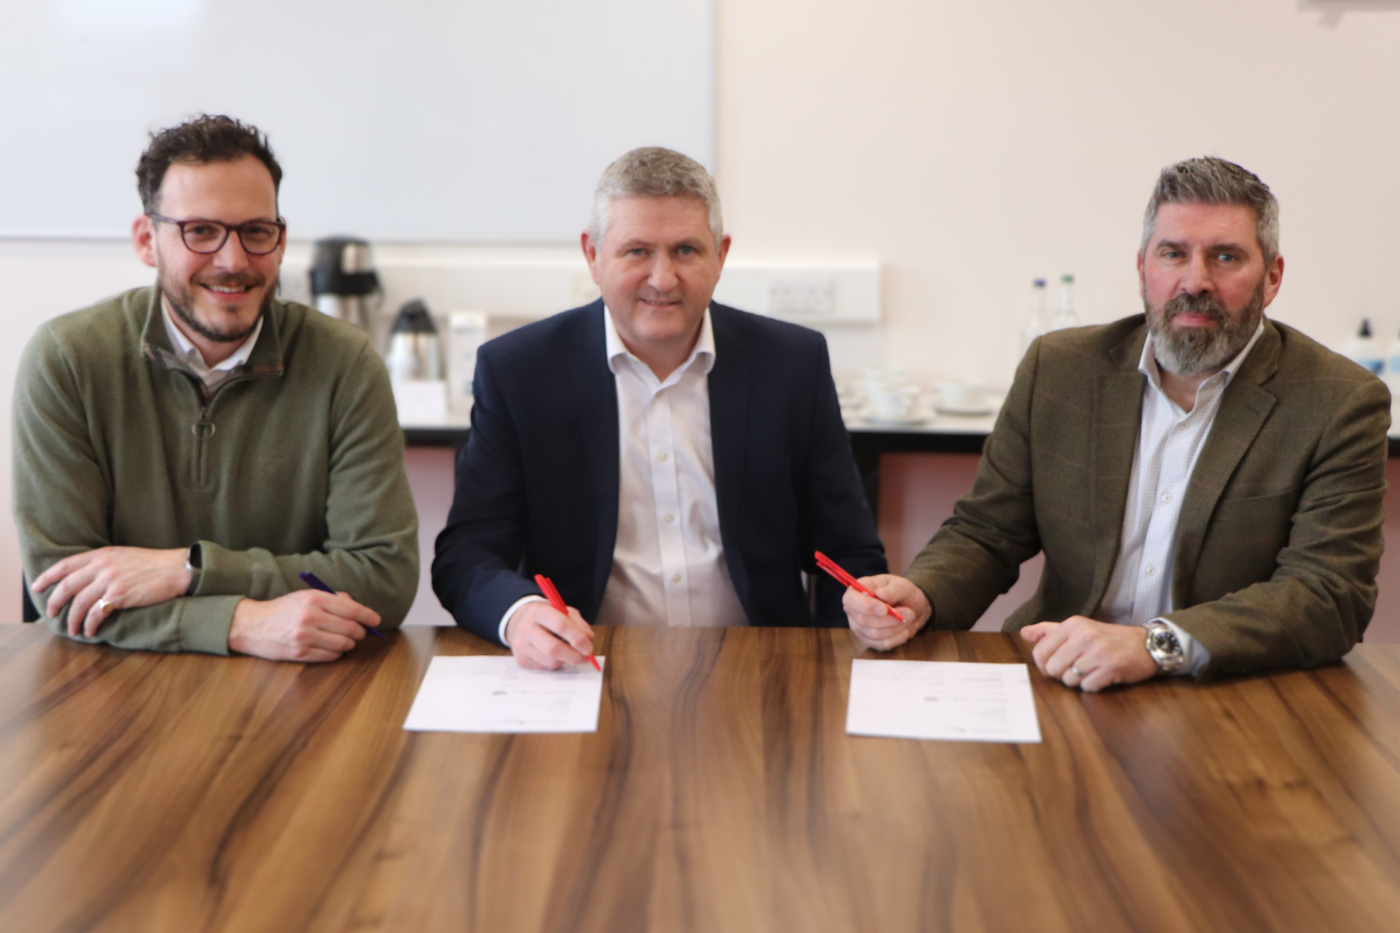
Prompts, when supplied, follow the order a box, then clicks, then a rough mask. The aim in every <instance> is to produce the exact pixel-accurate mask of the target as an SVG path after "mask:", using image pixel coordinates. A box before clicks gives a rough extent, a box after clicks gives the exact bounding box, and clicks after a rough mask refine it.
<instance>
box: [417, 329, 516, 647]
mask: <svg viewBox="0 0 1400 933" xmlns="http://www.w3.org/2000/svg"><path fill="white" fill-rule="evenodd" d="M472 394H473V402H472V429H471V434H470V435H469V436H468V438H467V446H466V448H465V449H464V450H463V451H462V454H461V456H460V457H459V458H458V462H457V471H456V487H455V491H454V493H453V498H452V508H451V510H450V511H449V512H448V515H447V525H446V527H444V528H443V530H442V532H441V533H440V534H439V535H438V538H437V547H436V549H435V553H434V556H433V591H434V592H435V593H437V596H438V599H440V600H441V601H442V605H443V606H444V607H445V608H446V609H447V611H448V612H450V613H451V614H452V617H453V618H454V619H456V620H457V624H458V625H461V626H463V627H464V628H466V629H468V630H470V631H471V632H473V633H475V634H476V635H479V636H480V637H482V638H485V639H488V640H490V641H495V642H500V641H501V632H502V629H503V626H502V618H503V616H504V615H505V614H506V611H507V610H508V609H509V608H511V606H513V605H514V604H515V603H516V602H518V601H519V600H521V599H524V598H525V597H527V596H532V595H533V596H538V595H539V589H538V588H537V587H536V586H535V585H534V584H533V583H531V582H528V581H527V580H526V579H525V578H524V577H522V576H521V575H520V574H519V573H518V572H517V569H516V568H518V567H519V566H520V561H521V558H522V556H523V554H524V547H525V483H524V474H523V467H522V464H521V460H520V447H519V442H518V440H517V439H516V435H515V429H514V427H513V426H512V424H511V421H510V418H509V415H508V414H507V413H506V412H505V411H504V410H503V408H502V406H501V405H500V403H499V401H500V393H499V392H498V391H497V389H496V383H495V379H494V374H493V372H492V367H491V358H490V354H489V353H482V354H478V356H477V368H476V375H475V378H474V379H473V382H472Z"/></svg>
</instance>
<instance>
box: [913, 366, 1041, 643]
mask: <svg viewBox="0 0 1400 933" xmlns="http://www.w3.org/2000/svg"><path fill="white" fill-rule="evenodd" d="M1039 352H1040V341H1039V340H1037V341H1036V342H1035V343H1033V344H1031V347H1030V349H1029V350H1028V351H1027V352H1026V355H1025V357H1024V358H1023V359H1022V360H1021V363H1020V365H1019V366H1018V367H1017V370H1016V379H1015V381H1014V382H1013V383H1012V385H1011V392H1010V393H1009V394H1008V395H1007V398H1006V403H1005V404H1004V405H1003V406H1002V409H1001V413H1000V414H999V415H998V416H997V421H996V426H995V427H994V428H993V429H992V434H991V436H989V437H988V438H987V441H986V444H985V445H984V446H983V448H982V459H981V461H980V462H979V463H978V465H977V477H976V480H975V481H974V482H973V485H972V491H971V492H969V493H968V494H967V495H965V496H963V497H962V498H961V499H959V500H958V503H957V505H956V506H954V508H953V515H952V517H951V518H949V519H948V520H947V521H946V522H944V523H943V527H942V528H940V529H939V530H938V533H937V534H935V535H934V536H933V539H932V540H931V541H929V543H928V545H927V546H926V547H925V548H924V549H923V550H922V551H921V552H920V553H919V555H918V556H917V557H915V558H914V561H913V563H912V564H910V566H909V570H908V571H907V572H906V574H905V576H906V577H908V578H909V580H911V581H912V582H913V583H914V584H915V585H916V586H918V587H919V588H920V589H921V590H923V591H924V595H925V596H926V597H928V601H929V605H930V606H931V607H932V608H933V622H932V624H933V626H934V627H935V628H940V629H970V628H972V626H973V625H975V624H977V620H978V619H979V618H981V616H982V613H983V612H985V611H986V610H987V607H988V606H990V605H991V604H992V601H993V600H995V599H996V598H997V597H998V596H1000V595H1001V594H1002V593H1005V592H1006V591H1007V590H1009V589H1010V588H1011V587H1012V585H1013V584H1015V582H1016V580H1017V578H1018V577H1019V576H1020V573H1021V564H1023V563H1024V562H1025V561H1027V560H1030V559H1031V558H1032V557H1034V556H1035V555H1036V554H1038V553H1039V552H1040V534H1039V531H1038V529H1037V526H1036V519H1035V501H1034V497H1033V495H1032V488H1031V465H1030V464H1031V456H1030V455H1031V449H1030V418H1031V404H1032V400H1033V397H1034V387H1035V376H1036V367H1037V363H1038V360H1039Z"/></svg>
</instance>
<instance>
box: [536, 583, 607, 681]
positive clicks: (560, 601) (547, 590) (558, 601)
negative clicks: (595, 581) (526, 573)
mask: <svg viewBox="0 0 1400 933" xmlns="http://www.w3.org/2000/svg"><path fill="white" fill-rule="evenodd" d="M535 582H536V583H538V584H539V585H540V589H542V590H544V597H545V599H547V600H549V604H550V605H551V606H553V607H554V608H555V610H556V611H558V612H562V613H563V614H564V615H568V614H569V607H568V606H566V605H564V597H562V596H560V595H559V591H558V590H556V589H555V588H554V584H553V583H552V582H551V581H550V579H549V577H546V576H545V575H544V574H542V573H537V574H535ZM588 663H589V664H592V665H593V669H594V670H595V671H597V672H598V673H600V674H601V673H603V669H602V668H601V667H599V666H598V659H597V658H595V657H594V656H593V653H592V652H589V654H588Z"/></svg>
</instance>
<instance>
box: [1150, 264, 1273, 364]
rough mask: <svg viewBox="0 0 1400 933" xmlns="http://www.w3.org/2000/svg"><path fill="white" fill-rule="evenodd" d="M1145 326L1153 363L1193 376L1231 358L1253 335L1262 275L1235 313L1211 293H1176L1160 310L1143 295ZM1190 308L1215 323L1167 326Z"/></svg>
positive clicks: (1261, 296) (1260, 303)
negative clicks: (1154, 358) (1246, 302)
mask: <svg viewBox="0 0 1400 933" xmlns="http://www.w3.org/2000/svg"><path fill="white" fill-rule="evenodd" d="M1143 307H1144V308H1146V310H1147V327H1148V330H1149V331H1151V333H1152V355H1153V356H1155V357H1156V358H1157V365H1158V366H1160V367H1162V368H1163V369H1165V370H1166V371H1167V372H1170V373H1174V374H1176V375H1178V376H1194V375H1196V374H1197V373H1203V372H1206V371H1208V370H1212V369H1219V368H1220V367H1222V366H1224V365H1225V364H1226V363H1228V362H1230V360H1232V359H1234V358H1235V356H1237V355H1238V354H1239V352H1240V351H1241V350H1243V349H1244V345H1245V344H1247V343H1249V338H1250V337H1253V336H1254V331H1255V330H1257V329H1258V327H1259V322H1260V320H1262V319H1263V317H1264V278H1263V276H1260V278H1259V285H1258V286H1257V287H1256V288H1255V289H1254V294H1253V295H1251V296H1250V299H1249V304H1247V305H1245V306H1244V308H1243V309H1242V310H1241V311H1240V313H1239V315H1238V316H1237V315H1233V314H1230V313H1229V312H1228V311H1226V310H1225V308H1224V306H1223V305H1221V304H1220V302H1219V301H1217V300H1216V298H1215V296H1213V295H1204V294H1203V295H1177V296H1176V297H1175V298H1172V299H1171V300H1170V301H1168V302H1167V303H1166V304H1165V305H1163V306H1162V310H1161V311H1160V312H1154V311H1153V310H1152V308H1151V306H1149V305H1148V304H1147V300H1146V299H1143ZM1187 312H1191V313H1193V314H1204V315H1207V316H1209V317H1210V319H1211V320H1212V321H1214V322H1215V327H1188V328H1183V329H1177V328H1173V327H1171V321H1172V318H1174V317H1176V316H1177V315H1178V314H1185V313H1187Z"/></svg>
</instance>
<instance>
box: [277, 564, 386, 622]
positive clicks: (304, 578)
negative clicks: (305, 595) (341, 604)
mask: <svg viewBox="0 0 1400 933" xmlns="http://www.w3.org/2000/svg"><path fill="white" fill-rule="evenodd" d="M297 576H299V577H301V582H302V583H305V584H306V585H307V586H309V587H311V588H312V589H313V590H320V591H321V592H322V593H330V594H331V595H332V596H334V595H336V592H335V590H333V589H331V588H330V587H329V586H326V584H325V583H323V582H321V578H320V577H318V576H316V574H314V573H312V572H311V571H310V570H303V571H302V572H301V573H299V574H297ZM365 628H367V629H369V630H370V631H371V632H373V633H374V634H376V635H378V636H379V637H380V638H383V637H384V633H383V632H381V631H380V630H379V629H377V628H375V627H374V626H373V625H366V626H365Z"/></svg>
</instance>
